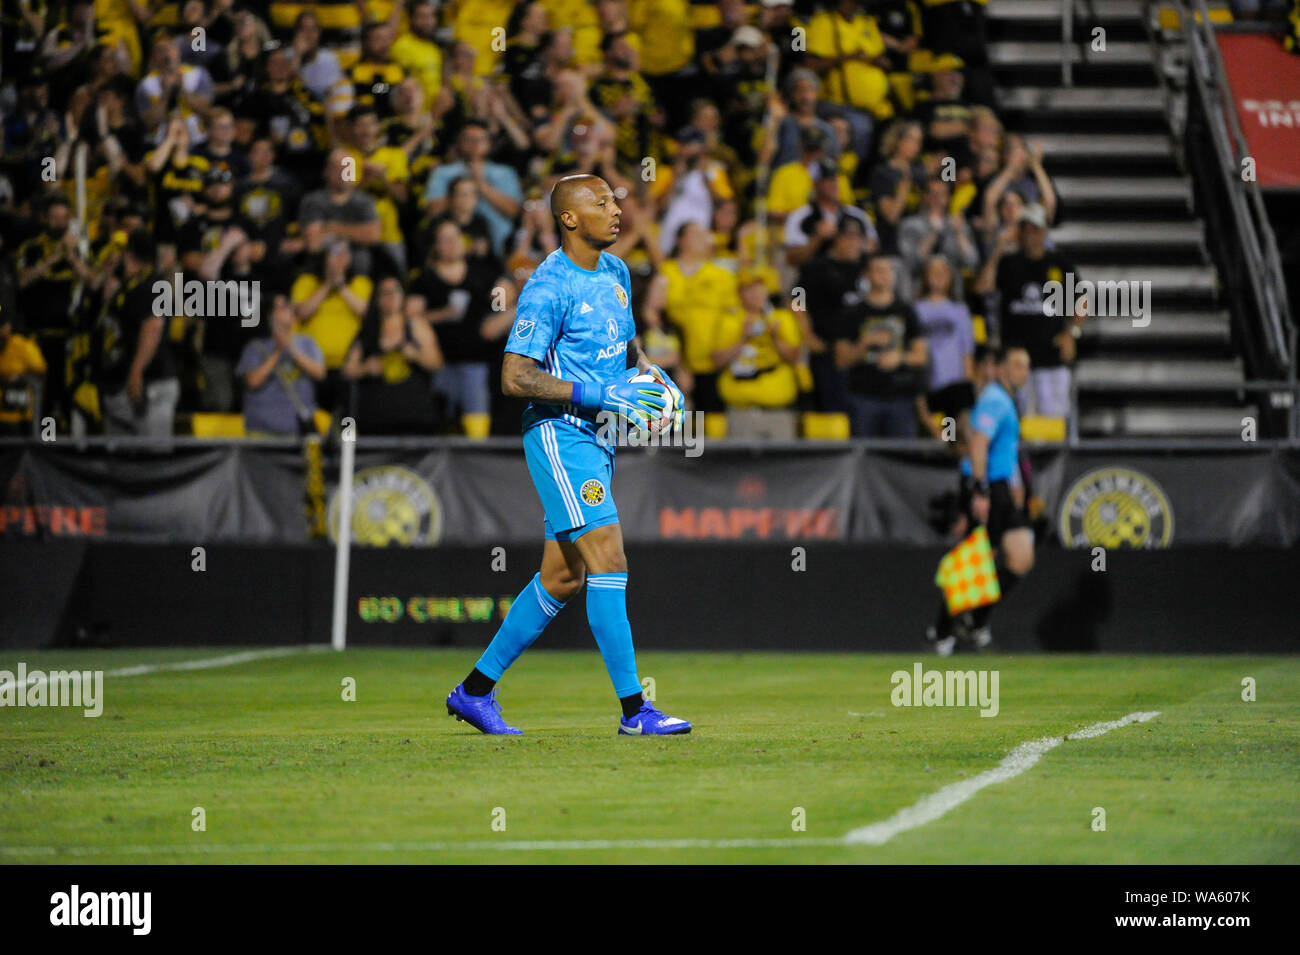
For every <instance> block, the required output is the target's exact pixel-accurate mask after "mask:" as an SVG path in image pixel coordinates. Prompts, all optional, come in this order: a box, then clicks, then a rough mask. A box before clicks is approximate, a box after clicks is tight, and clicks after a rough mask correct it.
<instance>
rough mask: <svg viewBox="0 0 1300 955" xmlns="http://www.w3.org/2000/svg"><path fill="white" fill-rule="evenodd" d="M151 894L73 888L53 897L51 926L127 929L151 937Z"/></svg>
mask: <svg viewBox="0 0 1300 955" xmlns="http://www.w3.org/2000/svg"><path fill="white" fill-rule="evenodd" d="M152 910H153V893H152V892H83V891H81V886H79V885H74V886H72V888H71V889H70V890H69V891H67V892H55V893H54V894H53V895H51V896H50V924H51V925H58V926H77V925H95V926H105V925H107V926H113V925H116V926H126V927H128V928H130V929H131V934H132V935H148V934H149V931H150V929H151V927H152V923H153V918H152Z"/></svg>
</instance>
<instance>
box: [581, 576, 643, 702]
mask: <svg viewBox="0 0 1300 955" xmlns="http://www.w3.org/2000/svg"><path fill="white" fill-rule="evenodd" d="M587 620H588V622H589V623H590V624H591V632H592V634H593V635H595V637H596V646H598V647H600V655H601V656H602V657H604V658H605V669H606V670H608V671H609V678H610V680H611V681H612V682H613V684H614V692H615V693H617V694H618V696H619V699H622V698H623V697H625V696H631V695H632V694H634V693H640V692H641V681H640V680H638V679H637V677H636V650H634V649H633V647H632V625H631V624H630V623H628V622H627V574H588V575H587Z"/></svg>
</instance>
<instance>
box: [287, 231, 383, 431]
mask: <svg viewBox="0 0 1300 955" xmlns="http://www.w3.org/2000/svg"><path fill="white" fill-rule="evenodd" d="M373 287H374V286H373V283H372V282H371V281H370V279H369V278H368V277H367V276H364V275H356V274H353V273H352V250H351V248H349V246H348V243H347V242H346V241H343V240H333V241H331V242H330V244H329V245H328V246H327V247H326V250H325V258H324V262H323V264H322V267H321V274H320V275H315V274H313V273H311V272H306V273H303V274H302V275H300V276H298V278H297V280H296V281H295V282H294V283H293V289H292V290H291V291H290V293H289V297H290V298H291V299H292V300H293V306H294V311H295V312H296V313H297V316H298V320H299V321H300V322H301V323H302V331H303V332H304V333H306V334H307V335H310V336H311V337H312V338H313V339H314V340H315V342H316V344H318V345H320V348H321V351H322V352H323V353H324V356H325V369H326V371H325V380H324V381H323V382H321V385H320V388H319V389H318V392H317V394H318V397H319V400H320V406H321V407H322V408H327V409H333V408H334V406H335V403H336V402H337V400H338V399H339V397H340V396H341V395H340V379H341V371H342V368H343V363H344V361H345V360H346V359H347V356H348V348H349V347H350V346H351V345H352V340H353V339H354V338H356V337H357V332H358V331H360V329H361V317H362V316H363V315H365V313H366V306H367V305H368V304H369V303H370V293H371V290H372V289H373Z"/></svg>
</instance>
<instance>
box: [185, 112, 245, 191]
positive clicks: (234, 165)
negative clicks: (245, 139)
mask: <svg viewBox="0 0 1300 955" xmlns="http://www.w3.org/2000/svg"><path fill="white" fill-rule="evenodd" d="M234 142H235V115H234V114H233V113H232V112H230V110H228V109H225V108H224V107H218V108H217V109H214V110H213V111H212V112H211V113H209V114H208V138H207V139H206V140H204V142H203V143H202V144H201V145H199V146H196V147H195V148H194V155H196V156H202V157H203V158H204V159H206V160H207V161H208V164H209V165H210V166H212V167H213V168H221V169H229V170H230V172H231V173H233V174H234V178H236V179H243V178H244V177H245V176H247V175H248V157H247V156H245V155H244V154H243V152H242V151H240V150H239V149H238V148H236V147H235V145H234Z"/></svg>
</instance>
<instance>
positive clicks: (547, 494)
mask: <svg viewBox="0 0 1300 955" xmlns="http://www.w3.org/2000/svg"><path fill="white" fill-rule="evenodd" d="M524 457H525V459H526V460H527V461H528V473H529V474H531V475H532V478H533V486H534V487H536V488H537V494H538V496H539V497H541V499H542V510H543V511H544V512H545V514H546V539H547V540H559V541H574V540H577V539H578V538H579V537H581V536H582V535H583V534H585V533H587V531H590V530H595V529H596V528H597V527H603V526H604V525H606V524H616V523H618V506H617V505H616V504H615V503H614V493H613V489H612V487H611V482H612V481H613V478H614V449H613V448H610V447H605V446H602V445H601V444H600V442H599V441H597V439H596V436H595V434H594V433H591V432H589V431H586V430H583V429H581V428H578V427H576V426H574V425H571V424H569V423H568V422H566V421H564V420H562V419H551V420H546V421H542V422H540V423H538V424H536V425H534V426H533V427H532V428H529V429H528V431H526V432H525V433H524Z"/></svg>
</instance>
